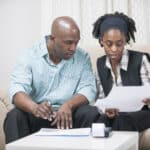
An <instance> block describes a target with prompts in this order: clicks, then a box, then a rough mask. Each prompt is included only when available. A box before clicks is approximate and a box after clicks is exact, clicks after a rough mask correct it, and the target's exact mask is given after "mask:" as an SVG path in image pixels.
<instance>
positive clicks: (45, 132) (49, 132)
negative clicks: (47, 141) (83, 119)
mask: <svg viewBox="0 0 150 150" xmlns="http://www.w3.org/2000/svg"><path fill="white" fill-rule="evenodd" d="M90 133H91V128H80V129H65V130H62V129H45V128H42V129H41V130H40V131H39V132H37V133H35V134H34V135H36V136H89V135H90Z"/></svg>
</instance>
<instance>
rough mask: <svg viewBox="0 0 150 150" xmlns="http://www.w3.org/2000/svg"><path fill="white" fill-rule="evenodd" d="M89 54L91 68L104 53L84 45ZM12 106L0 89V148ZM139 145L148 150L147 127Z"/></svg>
mask: <svg viewBox="0 0 150 150" xmlns="http://www.w3.org/2000/svg"><path fill="white" fill-rule="evenodd" d="M83 47H84V46H83ZM84 48H85V49H86V50H87V51H88V52H89V54H90V56H91V60H92V66H93V70H95V69H96V59H97V57H99V56H100V55H103V54H104V51H103V50H102V49H101V48H99V46H97V47H95V48H93V47H90V46H88V48H86V47H84ZM130 49H134V50H140V51H144V52H148V53H149V52H150V48H149V46H145V45H144V46H141V45H140V46H137V45H136V46H132V47H130ZM11 108H12V105H11V104H10V102H9V100H8V94H7V90H6V89H2V90H0V150H4V149H5V135H4V132H3V122H4V119H5V117H6V114H7V112H8V111H9V110H10V109H11ZM139 137H140V138H139V147H140V150H150V142H149V139H150V129H147V130H146V131H144V132H142V133H140V134H139Z"/></svg>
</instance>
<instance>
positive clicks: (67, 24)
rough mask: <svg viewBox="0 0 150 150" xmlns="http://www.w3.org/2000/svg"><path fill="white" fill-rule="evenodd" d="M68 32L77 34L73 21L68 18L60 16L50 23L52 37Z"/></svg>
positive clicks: (77, 29) (76, 27) (77, 30)
mask: <svg viewBox="0 0 150 150" xmlns="http://www.w3.org/2000/svg"><path fill="white" fill-rule="evenodd" d="M68 32H78V33H80V31H79V28H78V26H77V24H76V23H75V21H74V20H73V19H72V18H71V17H68V16H62V17H58V18H56V19H55V20H54V21H53V23H52V28H51V35H52V36H54V37H57V36H60V35H62V34H63V33H64V34H65V33H68Z"/></svg>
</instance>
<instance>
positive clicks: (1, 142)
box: [0, 90, 12, 150]
mask: <svg viewBox="0 0 150 150" xmlns="http://www.w3.org/2000/svg"><path fill="white" fill-rule="evenodd" d="M11 108H12V105H11V104H10V102H9V99H8V95H7V92H5V91H4V90H0V150H4V149H5V135H4V131H3V123H4V119H5V117H6V114H7V112H8V111H9V110H10V109H11Z"/></svg>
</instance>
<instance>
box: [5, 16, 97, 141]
mask: <svg viewBox="0 0 150 150" xmlns="http://www.w3.org/2000/svg"><path fill="white" fill-rule="evenodd" d="M79 40H80V31H79V28H78V26H77V25H76V23H75V22H74V20H73V19H72V18H70V17H66V16H63V17H59V18H56V19H55V20H54V22H53V24H52V28H51V35H50V36H45V37H44V38H43V39H42V40H41V41H40V42H39V43H37V44H36V45H34V46H33V47H32V48H30V49H27V50H26V51H25V54H24V55H22V57H21V58H20V61H19V62H18V64H17V66H16V68H15V71H14V72H13V74H12V76H11V85H10V98H11V99H12V103H13V104H14V105H15V106H16V107H15V108H14V109H13V110H11V111H10V112H9V113H8V115H7V117H6V120H5V123H4V131H5V134H6V143H9V142H11V141H14V140H16V139H19V138H21V137H24V136H26V135H29V134H31V133H33V132H36V131H38V130H39V129H40V128H42V127H46V128H50V127H54V128H61V129H66V128H72V126H73V114H74V112H75V110H76V108H77V107H79V106H81V105H85V104H88V103H89V102H90V101H92V100H94V99H95V96H96V85H95V79H94V76H93V73H92V69H91V63H90V58H89V55H88V54H87V53H86V52H84V51H83V50H81V49H80V48H76V47H77V44H78V42H79Z"/></svg>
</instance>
